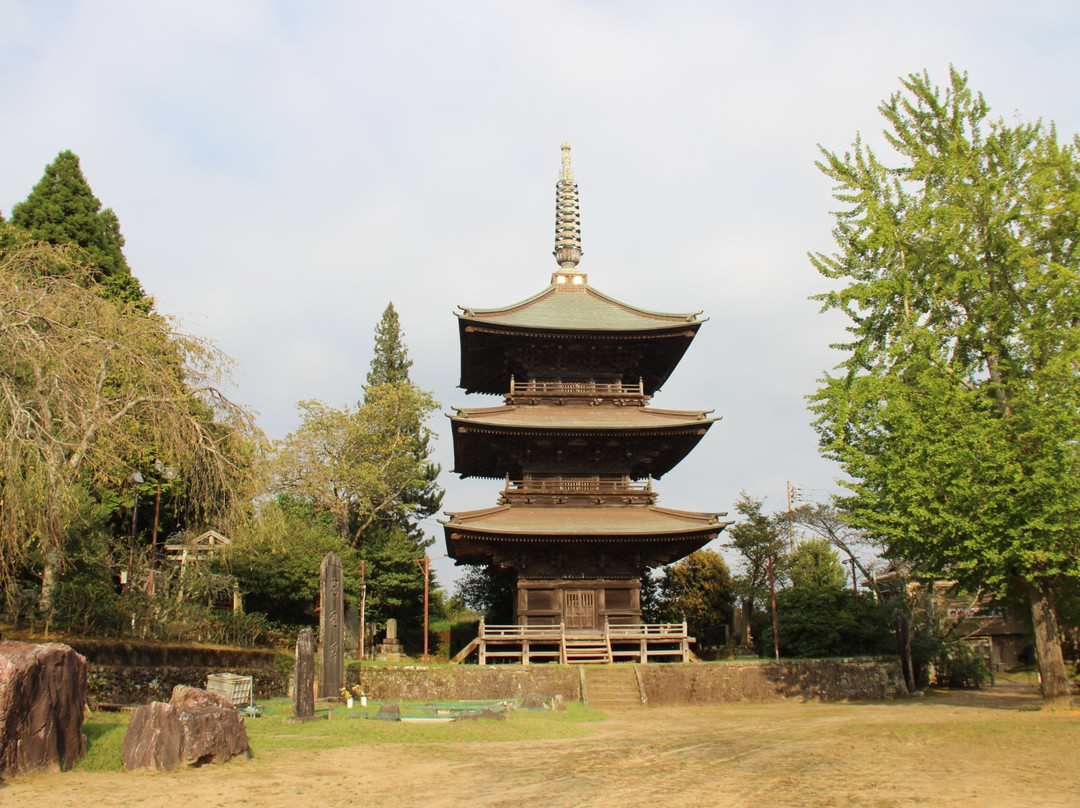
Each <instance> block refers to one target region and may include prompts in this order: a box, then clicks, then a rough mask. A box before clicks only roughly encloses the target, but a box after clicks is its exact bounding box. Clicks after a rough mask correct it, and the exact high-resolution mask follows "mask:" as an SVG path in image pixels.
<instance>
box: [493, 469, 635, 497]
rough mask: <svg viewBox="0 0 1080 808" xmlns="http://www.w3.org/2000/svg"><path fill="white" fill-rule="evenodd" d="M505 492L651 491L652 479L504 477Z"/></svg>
mask: <svg viewBox="0 0 1080 808" xmlns="http://www.w3.org/2000/svg"><path fill="white" fill-rule="evenodd" d="M506 490H507V491H514V492H535V493H552V494H566V493H582V494H610V493H622V492H627V491H642V492H646V493H648V492H650V491H652V478H651V477H650V478H648V479H647V480H631V479H629V478H628V477H626V476H621V475H613V474H592V475H581V476H561V475H560V476H551V477H537V476H531V477H527V478H525V479H524V480H511V479H510V477H509V475H507V477H506Z"/></svg>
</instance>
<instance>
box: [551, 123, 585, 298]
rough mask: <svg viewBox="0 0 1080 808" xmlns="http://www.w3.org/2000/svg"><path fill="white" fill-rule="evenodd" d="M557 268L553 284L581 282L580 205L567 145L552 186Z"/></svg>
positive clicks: (564, 145) (567, 144) (564, 142)
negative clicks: (556, 178) (579, 262)
mask: <svg viewBox="0 0 1080 808" xmlns="http://www.w3.org/2000/svg"><path fill="white" fill-rule="evenodd" d="M552 255H554V256H555V260H556V261H558V262H559V267H560V269H559V270H558V271H557V272H556V273H555V276H554V278H553V283H568V282H570V283H577V284H580V283H584V282H585V276H584V275H582V274H581V273H580V272H579V271H578V269H577V265H578V261H580V260H581V202H580V201H579V199H578V185H577V183H576V182H575V181H574V172H573V170H572V169H571V168H570V143H569V142H568V141H563V144H562V169H561V170H560V171H559V181H558V182H557V183H556V184H555V252H553V253H552Z"/></svg>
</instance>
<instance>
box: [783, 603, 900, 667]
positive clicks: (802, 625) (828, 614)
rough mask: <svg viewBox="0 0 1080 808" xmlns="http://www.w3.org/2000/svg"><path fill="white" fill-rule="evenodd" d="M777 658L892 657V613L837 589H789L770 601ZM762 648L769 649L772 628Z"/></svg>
mask: <svg viewBox="0 0 1080 808" xmlns="http://www.w3.org/2000/svg"><path fill="white" fill-rule="evenodd" d="M776 611H777V623H778V625H779V628H780V653H781V655H782V656H786V657H810V658H822V657H839V656H858V655H866V654H870V655H876V654H889V653H894V652H895V650H896V646H895V642H894V640H893V636H892V631H891V628H892V616H893V609H892V607H891V606H889V605H888V604H879V603H876V602H875V601H874V600H873V599H871V598H868V597H864V598H860V599H859V602H858V604H856V603H855V598H854V595H853V593H852V592H851V590H850V589H843V588H841V587H837V586H826V587H819V586H810V585H807V586H792V587H789V588H787V589H784V590H782V591H781V592H778V593H777V595H776ZM763 628H764V630H763V632H762V634H763V636H762V645H763V646H764V647H767V648H771V647H772V625H771V624H768V625H766V626H764V627H763Z"/></svg>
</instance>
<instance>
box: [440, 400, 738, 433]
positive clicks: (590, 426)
mask: <svg viewBox="0 0 1080 808" xmlns="http://www.w3.org/2000/svg"><path fill="white" fill-rule="evenodd" d="M710 412H711V410H709V411H700V410H665V409H659V408H657V407H616V406H611V405H609V406H598V407H592V406H587V405H585V406H573V405H570V406H561V407H560V406H552V405H534V406H528V405H526V406H521V405H516V404H506V405H503V406H501V407H475V408H471V409H458V411H457V415H456V416H454V415H452V416H450V420H451V421H452V422H453V423H454V425H455V427H456V426H458V425H470V426H491V427H499V428H504V429H507V428H508V429H514V428H517V429H543V430H548V431H554V432H568V431H578V430H605V431H624V430H629V431H638V430H655V429H665V428H669V429H670V428H681V427H706V428H707V427H708V425H710V424H712V423H713V422H715V421H719V420H720V418H719V417H710V415H709V413H710Z"/></svg>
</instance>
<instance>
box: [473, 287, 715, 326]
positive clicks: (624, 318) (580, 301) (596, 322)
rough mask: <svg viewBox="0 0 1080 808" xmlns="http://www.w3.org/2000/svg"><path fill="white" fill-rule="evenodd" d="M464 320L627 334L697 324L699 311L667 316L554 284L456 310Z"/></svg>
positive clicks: (588, 290) (585, 289) (583, 289)
mask: <svg viewBox="0 0 1080 808" xmlns="http://www.w3.org/2000/svg"><path fill="white" fill-rule="evenodd" d="M459 308H461V311H460V312H458V313H457V316H458V317H459V318H460V319H462V320H464V321H472V322H477V323H486V324H491V325H502V326H508V327H510V328H513V329H515V330H517V329H522V330H527V331H593V332H611V333H613V334H627V333H634V332H648V331H662V330H670V329H672V328H677V327H680V326H682V327H686V326H687V325H691V324H692V325H695V326H697V325H700V324H701V323H703V322H705V320H706V319H708V318H703V319H699V315H700V314H701V312H700V311H696V312H684V313H669V312H658V311H649V310H648V309H642V308H638V307H637V306H631V305H630V304H628V303H623V302H621V301H619V300H616V299H615V298H613V297H609V296H608V295H606V294H604V293H603V292H601V291H600V290H599V289H594V288H593V287H591V286H589V285H588V284H587V283H582V284H573V283H564V284H557V283H553V284H551V285H550V286H548V287H547V288H546V289H543V290H541V291H540V292H538V293H537V294H535V295H533V296H532V297H529V298H526V299H525V300H522V301H520V302H518V303H514V304H512V305H509V306H504V307H501V308H494V309H476V308H468V307H464V306H462V307H459Z"/></svg>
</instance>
